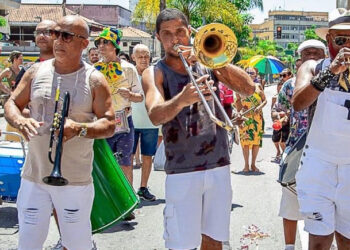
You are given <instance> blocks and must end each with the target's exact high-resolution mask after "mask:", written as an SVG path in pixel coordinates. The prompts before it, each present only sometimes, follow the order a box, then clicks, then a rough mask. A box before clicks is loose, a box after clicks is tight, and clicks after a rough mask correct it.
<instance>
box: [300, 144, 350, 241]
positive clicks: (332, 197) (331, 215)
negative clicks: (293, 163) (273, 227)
mask: <svg viewBox="0 0 350 250" xmlns="http://www.w3.org/2000/svg"><path fill="white" fill-rule="evenodd" d="M304 153H305V154H304ZM304 153H303V156H302V158H301V161H300V169H299V171H298V172H297V175H296V181H297V192H298V200H299V205H300V211H301V213H302V215H303V217H304V219H305V230H306V231H307V232H309V233H311V234H314V235H329V234H332V233H333V232H334V231H337V232H338V233H340V234H342V235H344V236H345V237H346V238H350V164H349V165H341V164H336V163H332V162H328V161H325V160H321V159H320V158H319V157H318V156H317V154H316V153H314V152H312V150H310V149H305V150H304Z"/></svg>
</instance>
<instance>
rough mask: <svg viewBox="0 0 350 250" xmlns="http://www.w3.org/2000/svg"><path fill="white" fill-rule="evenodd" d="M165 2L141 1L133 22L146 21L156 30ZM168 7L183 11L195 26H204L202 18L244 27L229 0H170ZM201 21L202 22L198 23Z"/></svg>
mask: <svg viewBox="0 0 350 250" xmlns="http://www.w3.org/2000/svg"><path fill="white" fill-rule="evenodd" d="M164 2H165V0H140V1H139V2H138V4H137V5H136V8H135V11H134V14H133V21H134V22H137V21H138V20H145V21H146V23H147V24H148V28H149V29H150V30H153V29H154V24H155V20H156V17H157V15H158V13H159V11H160V7H164ZM166 4H167V7H173V8H177V9H179V10H181V11H182V12H183V13H184V14H185V15H186V16H187V17H188V20H190V22H191V24H195V25H194V26H200V25H202V21H201V20H202V17H205V19H206V20H207V21H210V22H213V21H217V22H222V23H230V24H232V25H233V26H235V27H236V28H237V30H239V29H240V27H241V26H242V25H243V21H242V18H241V16H240V14H239V13H238V10H237V8H236V6H235V5H234V4H233V3H232V2H230V1H229V0H192V1H191V0H168V1H166ZM198 19H200V22H198Z"/></svg>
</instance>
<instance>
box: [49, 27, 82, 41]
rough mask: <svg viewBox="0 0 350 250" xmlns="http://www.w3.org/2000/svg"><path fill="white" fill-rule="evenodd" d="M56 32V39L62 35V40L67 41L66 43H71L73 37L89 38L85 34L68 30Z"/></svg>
mask: <svg viewBox="0 0 350 250" xmlns="http://www.w3.org/2000/svg"><path fill="white" fill-rule="evenodd" d="M54 34H55V36H56V39H58V38H60V36H62V41H63V42H66V43H70V42H71V41H72V40H73V37H77V38H81V39H87V38H86V37H84V36H81V35H78V34H75V33H73V32H68V31H59V30H55V31H54Z"/></svg>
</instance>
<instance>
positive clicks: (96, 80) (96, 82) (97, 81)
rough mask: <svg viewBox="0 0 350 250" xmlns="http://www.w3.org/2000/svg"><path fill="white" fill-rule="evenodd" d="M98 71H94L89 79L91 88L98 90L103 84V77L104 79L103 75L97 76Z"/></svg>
mask: <svg viewBox="0 0 350 250" xmlns="http://www.w3.org/2000/svg"><path fill="white" fill-rule="evenodd" d="M97 72H98V71H96V70H94V71H93V72H91V75H90V78H89V84H90V88H91V89H93V88H96V87H98V86H100V85H102V84H103V81H101V76H102V77H104V76H103V75H102V74H101V75H100V74H97Z"/></svg>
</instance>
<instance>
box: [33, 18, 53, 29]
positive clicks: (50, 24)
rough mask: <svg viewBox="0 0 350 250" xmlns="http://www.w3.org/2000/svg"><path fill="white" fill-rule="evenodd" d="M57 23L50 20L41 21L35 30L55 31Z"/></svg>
mask: <svg viewBox="0 0 350 250" xmlns="http://www.w3.org/2000/svg"><path fill="white" fill-rule="evenodd" d="M56 25H57V23H56V22H55V21H52V20H43V21H41V22H40V23H38V25H37V26H36V30H40V29H52V30H53V29H55V28H56Z"/></svg>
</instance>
